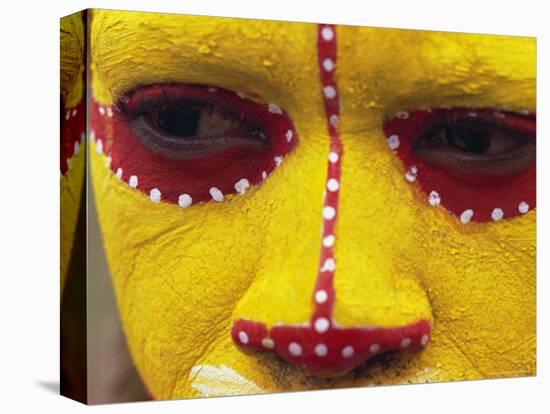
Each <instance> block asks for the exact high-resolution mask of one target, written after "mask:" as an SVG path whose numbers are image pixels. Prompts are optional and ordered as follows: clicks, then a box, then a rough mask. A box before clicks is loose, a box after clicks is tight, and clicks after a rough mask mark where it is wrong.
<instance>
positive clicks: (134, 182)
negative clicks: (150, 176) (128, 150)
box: [128, 175, 138, 188]
mask: <svg viewBox="0 0 550 414" xmlns="http://www.w3.org/2000/svg"><path fill="white" fill-rule="evenodd" d="M128 185H129V186H130V188H136V187H137V186H138V178H137V176H135V175H132V176H131V177H130V179H129V180H128Z"/></svg>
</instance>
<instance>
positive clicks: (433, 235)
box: [90, 11, 535, 398]
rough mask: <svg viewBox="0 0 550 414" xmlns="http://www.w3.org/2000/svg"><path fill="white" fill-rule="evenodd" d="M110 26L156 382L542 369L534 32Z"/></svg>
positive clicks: (109, 80) (104, 195)
mask: <svg viewBox="0 0 550 414" xmlns="http://www.w3.org/2000/svg"><path fill="white" fill-rule="evenodd" d="M91 41H92V44H91V48H92V49H91V56H92V68H91V70H92V76H93V102H92V105H91V109H90V111H91V112H90V114H91V128H92V135H93V136H92V138H93V140H94V142H93V143H92V155H91V161H92V165H91V168H92V176H93V183H94V190H95V197H96V202H97V205H98V211H99V216H100V222H101V227H102V232H103V236H104V243H105V248H106V251H107V255H108V260H109V264H110V268H111V271H112V275H113V280H114V285H115V290H116V293H117V298H118V305H119V309H120V313H121V317H122V321H123V325H124V330H125V333H126V335H127V338H128V343H129V347H130V350H131V353H132V355H133V358H134V361H135V363H136V365H137V367H138V369H139V371H140V373H141V375H142V377H143V380H144V381H145V383H146V385H147V387H148V389H149V391H150V392H151V394H152V395H153V396H154V397H155V398H182V397H190V396H198V395H228V394H246V393H261V392H273V391H286V390H298V389H311V388H331V387H332V388H333V387H344V386H359V385H368V384H395V383H411V382H426V381H428V382H429V381H444V380H463V379H477V378H490V377H503V376H504V377H507V376H520V375H531V374H534V372H535V211H534V209H535V114H534V110H535V41H534V39H527V38H511V37H496V36H482V35H465V34H452V33H435V32H421V31H407V30H393V29H373V28H364V27H347V26H337V27H335V26H331V25H314V24H301V23H284V22H272V21H254V20H239V19H222V18H209V17H208V18H206V17H190V16H178V15H161V14H147V13H133V12H132V13H129V12H113V11H95V12H94V14H93V19H92V25H91Z"/></svg>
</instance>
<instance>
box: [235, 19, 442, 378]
mask: <svg viewBox="0 0 550 414" xmlns="http://www.w3.org/2000/svg"><path fill="white" fill-rule="evenodd" d="M317 33H318V36H317V58H318V64H319V74H320V80H321V92H322V95H323V102H324V108H325V114H326V121H327V129H328V134H329V138H330V143H329V151H328V155H327V177H326V181H325V196H324V200H323V210H322V216H323V217H322V223H323V224H322V242H321V254H320V261H319V268H318V273H317V281H316V283H315V289H314V292H313V302H314V310H313V314H312V316H311V320H310V321H309V322H306V323H304V324H301V325H276V326H274V327H272V328H268V327H267V326H266V325H265V324H264V323H262V322H256V321H251V320H245V319H240V320H238V321H236V322H235V323H234V324H233V327H232V330H231V336H232V338H233V340H234V341H235V343H237V344H238V345H240V346H243V347H247V348H250V349H255V350H264V351H272V352H275V353H276V354H277V355H278V356H279V357H281V358H282V359H283V360H285V361H287V362H289V363H291V364H293V365H296V366H298V367H300V368H301V369H303V370H304V371H307V372H309V373H311V374H315V375H318V376H326V377H330V376H336V375H341V374H345V373H346V372H348V371H350V370H352V369H354V368H355V367H357V366H359V365H360V364H362V363H363V362H365V361H366V360H368V359H369V358H371V357H373V356H375V355H378V354H381V353H384V352H389V351H395V350H399V349H406V350H420V349H422V348H423V347H424V346H426V345H427V343H428V341H429V340H430V335H431V324H430V322H429V321H426V320H420V321H418V322H415V323H412V324H408V325H404V326H400V327H393V328H385V327H377V326H364V327H353V328H342V327H339V326H335V323H334V320H333V317H332V312H333V308H334V301H335V292H334V275H335V273H336V269H337V261H336V257H335V254H334V248H335V245H336V242H337V234H336V223H337V220H338V205H339V195H340V185H341V184H340V177H341V175H342V159H343V156H344V147H343V144H342V141H341V138H340V133H339V130H338V124H339V122H340V97H339V93H338V87H337V84H336V79H335V77H334V74H335V72H336V67H337V60H336V59H337V43H336V30H335V27H334V26H333V25H319V26H318V32H317Z"/></svg>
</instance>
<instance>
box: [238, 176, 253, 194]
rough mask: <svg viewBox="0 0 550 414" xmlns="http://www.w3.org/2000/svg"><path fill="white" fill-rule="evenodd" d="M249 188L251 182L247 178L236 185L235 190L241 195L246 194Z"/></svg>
mask: <svg viewBox="0 0 550 414" xmlns="http://www.w3.org/2000/svg"><path fill="white" fill-rule="evenodd" d="M248 187H250V182H249V181H248V180H247V179H246V178H241V179H240V180H239V181H237V182H236V183H235V190H236V191H237V192H238V193H239V194H241V195H242V194H244V193H245V192H246V189H247V188H248Z"/></svg>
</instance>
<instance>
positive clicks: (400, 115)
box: [395, 111, 409, 119]
mask: <svg viewBox="0 0 550 414" xmlns="http://www.w3.org/2000/svg"><path fill="white" fill-rule="evenodd" d="M395 116H396V117H398V118H399V119H407V118H408V117H409V113H408V112H407V111H399V112H398V113H396V114H395Z"/></svg>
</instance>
